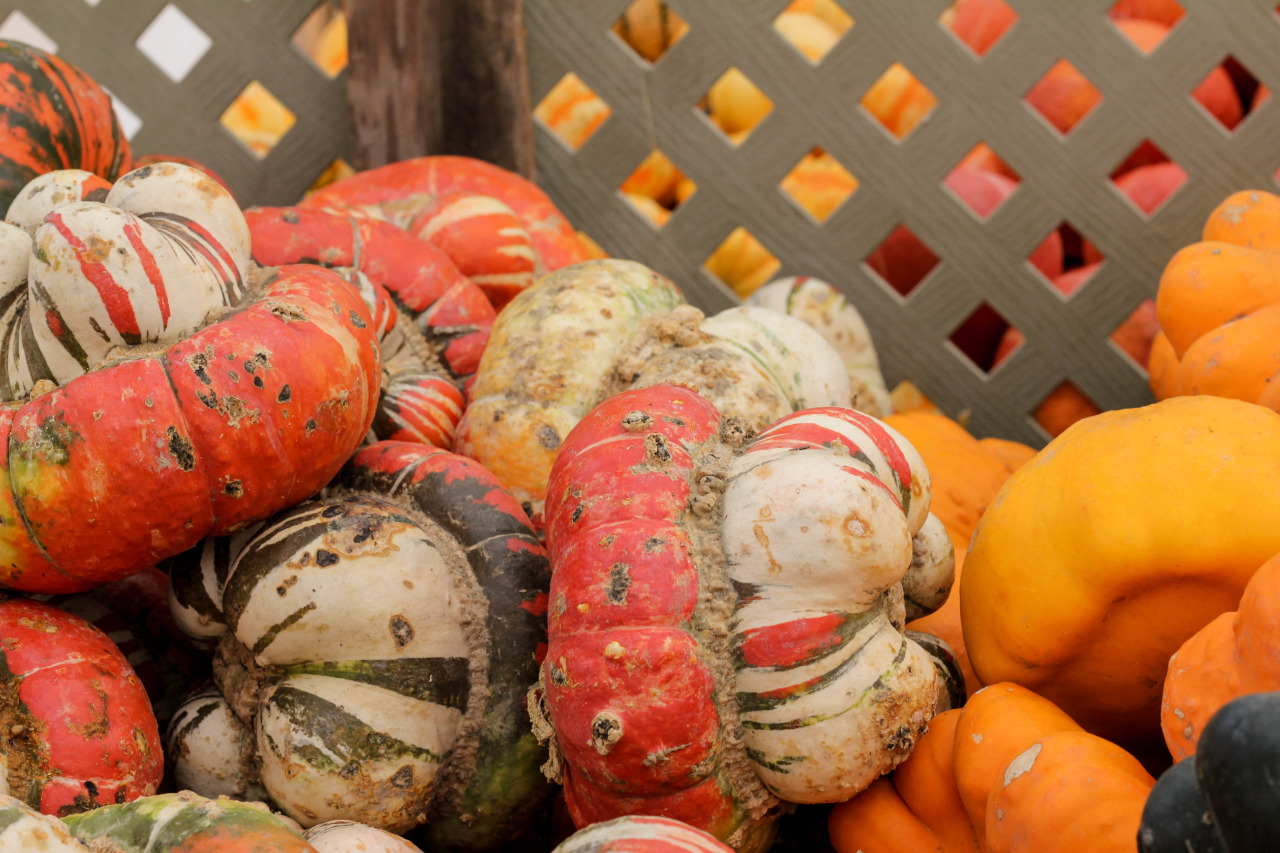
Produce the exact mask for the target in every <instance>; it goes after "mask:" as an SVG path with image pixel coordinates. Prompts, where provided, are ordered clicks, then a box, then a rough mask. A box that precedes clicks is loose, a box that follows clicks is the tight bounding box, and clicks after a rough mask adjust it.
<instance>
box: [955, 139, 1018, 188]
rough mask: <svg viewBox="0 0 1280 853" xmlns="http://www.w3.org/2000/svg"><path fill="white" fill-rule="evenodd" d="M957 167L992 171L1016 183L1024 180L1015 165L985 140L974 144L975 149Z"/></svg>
mask: <svg viewBox="0 0 1280 853" xmlns="http://www.w3.org/2000/svg"><path fill="white" fill-rule="evenodd" d="M956 169H972V170H975V171H978V172H991V173H992V174H996V175H1003V176H1004V177H1006V178H1008V179H1009V180H1011V181H1013V182H1015V183H1017V182H1018V181H1021V180H1022V177H1021V176H1020V175H1019V174H1018V173H1017V172H1015V171H1014V169H1013V167H1012V166H1010V165H1009V164H1008V163H1006V162H1005V161H1004V158H1002V157H1001V156H1000V155H999V154H997V153H996V152H995V150H994V149H992V147H991V146H990V145H988V144H987V143H985V142H979V143H978V144H977V145H975V146H973V149H972V150H971V151H970V152H969V153H968V154H966V155H964V159H963V160H961V161H960V162H959V163H957V164H956Z"/></svg>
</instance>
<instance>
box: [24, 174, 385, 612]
mask: <svg viewBox="0 0 1280 853" xmlns="http://www.w3.org/2000/svg"><path fill="white" fill-rule="evenodd" d="M71 178H73V180H71V181H70V183H69V184H65V185H64V184H57V176H55V177H54V178H53V179H49V180H51V181H52V183H47V182H46V183H43V184H41V186H44V187H46V189H49V188H50V187H52V189H49V191H47V192H46V191H40V192H37V193H36V196H37V198H36V199H35V200H33V201H32V205H33V208H32V209H29V210H28V211H27V212H26V213H25V214H24V216H29V217H30V218H29V220H27V222H28V224H31V223H33V222H36V221H40V224H39V225H38V226H37V227H36V229H35V234H34V237H33V236H32V235H28V234H27V233H26V232H25V231H24V230H22V229H21V228H20V227H18V226H16V225H10V224H4V223H0V332H2V333H3V335H4V339H3V341H2V342H0V365H3V368H4V371H5V375H4V376H3V377H0V390H5V391H8V392H13V393H19V394H23V393H25V391H26V390H27V389H30V391H31V392H32V396H31V398H30V399H21V400H18V401H15V402H14V403H13V404H11V405H0V448H5V449H6V453H5V454H4V456H3V457H0V551H3V553H4V554H5V555H6V556H5V560H4V564H3V565H0V583H2V584H3V585H5V586H8V587H10V588H14V589H20V590H23V591H28V592H49V593H52V592H71V591H76V590H83V589H88V588H90V587H93V586H95V585H97V584H100V583H103V582H105V581H109V580H113V579H117V578H121V577H124V576H126V575H128V574H130V573H132V572H135V571H138V570H139V569H141V568H144V567H147V566H152V565H155V564H156V563H157V562H159V561H160V560H162V559H164V558H166V557H169V556H172V555H173V554H177V553H181V552H182V551H185V550H187V549H189V548H191V547H192V546H194V545H195V544H196V543H198V542H199V541H200V540H201V539H203V538H204V537H205V536H207V535H211V534H213V535H221V534H226V533H230V532H232V531H234V530H237V529H239V528H242V527H244V526H245V525H248V524H250V523H252V522H254V521H256V520H258V519H261V518H264V517H266V516H268V515H270V514H271V513H273V512H277V511H279V510H280V509H281V508H282V507H285V506H292V505H293V504H296V503H297V502H299V501H301V500H304V499H305V498H306V497H308V496H310V495H312V494H314V493H315V491H316V490H317V489H318V488H320V487H321V486H322V485H324V483H326V482H327V481H328V480H329V479H330V478H331V477H332V476H333V474H334V473H335V472H336V471H337V470H338V468H340V467H341V465H342V463H343V461H344V460H345V459H346V458H347V457H348V456H349V455H350V453H351V452H352V451H353V450H354V449H355V448H356V447H358V446H359V444H360V442H361V441H362V440H363V439H364V437H365V435H366V433H367V432H368V430H369V426H370V424H371V423H372V421H373V417H374V414H375V411H374V408H375V406H376V404H377V401H378V394H377V392H378V388H379V384H380V383H379V374H380V366H379V350H378V348H377V345H376V341H375V340H374V330H373V329H372V328H371V323H370V319H371V318H370V314H369V312H368V309H367V308H366V307H365V305H364V303H363V301H362V300H361V299H360V296H359V294H358V293H356V292H355V291H354V290H353V289H352V288H351V287H350V286H348V285H347V284H346V283H344V282H343V281H342V280H341V279H339V278H338V277H337V276H335V275H333V274H332V273H330V272H328V271H326V270H323V269H320V268H318V267H315V266H308V265H293V266H288V267H282V268H279V269H268V270H263V269H260V268H258V267H256V266H252V267H251V268H250V267H249V266H247V265H248V249H249V235H248V229H247V227H246V226H245V223H244V219H243V216H242V215H241V214H240V212H239V210H238V208H237V207H236V205H235V202H234V200H232V199H231V197H230V196H229V195H228V194H227V192H226V191H225V190H223V189H222V188H221V187H220V186H218V185H217V184H216V182H214V181H212V180H211V179H210V178H208V177H206V176H204V175H202V174H201V173H199V172H198V171H197V170H195V169H192V168H190V167H187V166H181V165H176V164H156V165H152V166H147V167H144V168H142V169H138V170H135V171H134V172H131V173H129V174H128V175H126V176H125V177H124V178H122V179H121V180H120V181H118V182H117V183H116V184H115V186H114V187H113V188H112V189H111V191H110V194H109V195H108V200H109V201H112V202H113V203H115V204H119V205H120V207H119V208H117V207H112V206H111V205H108V204H100V203H96V202H88V201H73V202H71V203H69V204H65V205H61V206H57V207H54V208H53V209H52V210H50V211H48V212H47V213H45V214H44V215H43V216H40V215H39V212H38V210H35V209H34V208H35V207H39V206H40V205H38V204H36V201H39V200H41V199H43V202H42V203H43V204H51V203H54V202H55V201H56V200H57V199H58V198H59V197H61V196H62V195H64V194H65V193H66V192H70V193H71V195H73V196H74V195H75V194H76V192H78V191H76V190H74V187H75V186H76V185H77V184H76V181H78V180H79V178H78V177H77V176H71ZM67 186H70V187H72V189H71V190H68V189H67ZM79 186H80V187H81V191H86V190H84V188H85V187H88V186H89V184H88V183H85V182H80V183H79ZM59 187H61V188H59ZM87 192H90V193H92V192H93V190H87ZM122 208H127V209H133V210H138V211H141V213H140V214H139V215H138V216H134V215H133V214H130V213H128V212H126V210H124V209H122ZM104 223H105V224H104ZM77 288H79V289H77ZM86 370H87V372H85V371H86ZM51 379H57V380H58V381H59V382H63V383H64V384H62V385H61V386H60V387H57V386H54V385H53V382H52V381H44V380H51ZM0 396H5V395H4V394H0Z"/></svg>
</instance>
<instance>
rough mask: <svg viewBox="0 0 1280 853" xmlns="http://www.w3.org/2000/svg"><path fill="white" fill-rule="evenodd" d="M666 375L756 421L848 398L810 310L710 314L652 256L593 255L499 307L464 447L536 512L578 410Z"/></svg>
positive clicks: (466, 418) (843, 374)
mask: <svg viewBox="0 0 1280 853" xmlns="http://www.w3.org/2000/svg"><path fill="white" fill-rule="evenodd" d="M663 382H676V383H681V384H685V385H688V386H689V387H691V388H696V389H697V390H698V391H699V393H702V394H704V395H706V396H707V397H708V398H709V399H711V400H712V402H713V403H714V404H715V405H716V406H717V407H719V409H720V410H721V411H722V412H724V413H725V414H726V415H732V416H736V417H741V418H744V419H745V420H746V421H747V423H748V424H749V425H750V427H751V428H752V429H762V428H763V427H765V426H767V425H768V424H770V423H772V422H773V421H775V420H777V419H778V418H780V417H782V416H783V415H785V414H787V413H789V412H792V411H795V410H797V409H801V408H806V407H811V406H847V405H848V404H849V401H850V398H851V392H850V387H849V378H848V372H847V371H846V370H845V368H844V364H843V363H842V361H841V360H840V356H839V354H838V353H837V352H836V351H835V350H834V349H832V347H831V345H830V344H828V343H827V342H826V341H825V340H823V339H822V336H821V335H820V334H819V333H817V332H815V331H814V330H813V329H812V328H810V327H809V326H807V325H806V324H805V323H803V322H802V321H800V320H797V319H795V318H792V317H788V316H786V315H785V314H781V313H778V312H775V311H768V310H766V309H762V308H756V307H751V306H742V307H738V308H733V309H729V310H727V311H724V312H722V313H720V314H718V315H716V316H713V317H705V316H704V315H703V313H702V312H701V311H699V310H698V309H697V308H694V307H693V306H692V305H688V304H686V303H685V302H684V298H683V297H682V296H681V294H680V292H679V291H678V290H677V289H676V287H675V285H673V284H672V283H671V282H670V281H669V280H668V279H666V278H665V277H663V276H662V275H660V274H658V273H656V272H654V271H653V270H651V269H649V268H648V267H645V266H643V265H641V264H637V263H634V262H631V261H618V260H601V261H588V262H585V263H581V264H576V265H574V266H571V267H566V268H564V269H562V270H559V271H557V272H555V273H553V274H551V275H548V276H544V277H543V278H542V279H540V280H539V281H538V282H537V283H536V284H535V285H534V286H533V287H532V288H530V289H528V290H526V291H524V292H523V293H521V294H520V295H519V296H518V297H517V298H516V299H514V300H512V302H511V303H510V304H509V305H508V306H507V307H506V308H505V309H504V310H503V311H502V313H501V314H500V315H499V316H498V319H497V321H496V322H495V324H494V328H493V335H492V337H491V338H490V341H489V347H488V349H487V350H486V351H485V355H484V358H483V359H482V360H481V363H480V370H479V371H478V373H477V374H476V382H475V385H474V387H473V389H472V394H471V403H470V405H469V407H468V409H467V411H466V413H465V414H464V415H463V419H462V422H461V423H460V424H459V426H458V433H457V438H456V441H457V443H456V445H455V449H456V450H457V452H459V453H462V454H463V455H467V456H471V457H472V458H474V459H477V460H479V461H480V462H481V463H482V464H484V465H485V467H486V468H488V469H489V470H491V471H493V473H494V474H496V475H497V476H498V479H499V480H501V481H502V483H503V485H505V486H506V487H507V488H509V489H511V491H512V493H513V494H514V495H515V496H516V497H517V498H518V499H519V500H521V501H522V502H525V503H526V505H527V506H526V509H527V511H528V512H529V513H530V517H531V518H532V519H533V521H534V524H535V525H540V523H541V521H540V519H541V515H542V511H541V510H542V500H543V496H544V495H545V490H546V478H547V474H548V472H549V471H550V469H551V462H552V459H553V458H554V456H555V454H556V452H557V450H558V449H559V447H560V444H561V442H562V441H563V440H564V436H566V435H568V433H569V430H570V429H572V428H573V426H574V424H576V423H577V422H578V421H579V420H580V419H581V418H582V417H583V415H585V414H586V413H587V412H588V411H589V410H590V409H591V407H592V406H594V405H595V404H596V403H597V402H599V401H600V400H602V399H604V398H605V397H606V396H608V395H610V394H613V393H616V392H618V391H622V390H624V389H627V388H642V387H646V386H649V385H655V384H658V383H663Z"/></svg>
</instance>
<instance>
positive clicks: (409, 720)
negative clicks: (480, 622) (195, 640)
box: [223, 499, 470, 831]
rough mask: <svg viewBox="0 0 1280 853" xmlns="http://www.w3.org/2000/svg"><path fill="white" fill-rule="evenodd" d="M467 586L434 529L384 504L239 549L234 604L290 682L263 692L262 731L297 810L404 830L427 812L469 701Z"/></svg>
mask: <svg viewBox="0 0 1280 853" xmlns="http://www.w3.org/2000/svg"><path fill="white" fill-rule="evenodd" d="M457 583H458V579H457V573H456V572H455V571H453V570H452V569H451V567H450V565H449V562H448V559H447V558H446V556H445V555H444V554H442V553H441V548H440V547H438V546H437V544H433V542H432V541H431V539H429V538H428V537H427V535H426V534H425V533H424V531H423V529H422V528H421V527H420V526H419V525H418V524H415V523H414V522H413V521H412V520H410V519H409V518H408V517H406V516H404V515H403V513H402V511H401V510H400V509H399V508H398V507H396V506H395V505H394V504H390V503H385V502H382V501H377V500H373V499H367V500H362V501H361V502H348V503H342V502H337V503H330V502H326V503H317V504H310V505H307V506H305V507H302V508H299V509H298V510H295V511H294V512H291V513H289V514H287V515H286V516H285V517H283V518H282V519H280V520H278V521H276V522H275V523H273V524H271V525H269V526H267V527H265V528H263V529H262V530H261V531H260V532H259V533H258V535H257V536H256V537H255V538H254V539H253V541H252V542H250V543H249V544H248V545H247V546H246V547H245V549H244V550H243V551H242V552H241V553H240V555H239V556H238V558H237V559H236V561H235V563H234V565H233V566H232V569H231V574H230V577H229V578H228V579H227V583H226V587H225V590H224V592H223V607H224V610H225V613H226V617H227V624H228V627H229V629H230V632H231V634H232V636H234V638H235V639H236V640H237V641H238V642H239V643H240V644H241V645H242V646H243V648H244V649H246V650H248V651H247V653H248V654H250V655H252V658H253V665H256V666H258V667H263V668H266V669H267V670H269V671H272V672H275V673H279V674H281V676H282V677H280V678H278V679H276V680H273V681H272V682H271V683H270V685H269V686H268V687H266V688H265V690H264V691H263V692H262V695H261V696H260V697H258V702H257V705H258V712H257V717H256V732H255V737H256V743H257V751H258V755H259V757H260V759H261V774H262V782H263V785H264V786H265V787H266V788H267V790H269V791H271V793H272V796H273V798H274V799H275V801H276V803H277V804H278V805H279V806H280V807H281V808H282V809H283V810H284V811H285V813H286V814H288V815H290V816H291V817H293V818H295V819H296V820H298V821H299V822H301V823H303V824H304V825H306V826H310V825H313V824H315V823H319V822H323V821H327V820H333V819H338V818H347V819H356V820H359V821H361V822H364V823H370V824H375V825H378V826H381V827H386V828H388V829H392V830H397V831H404V830H405V829H408V828H409V827H411V826H413V825H414V824H416V823H420V822H421V821H422V820H423V819H424V818H425V815H422V814H420V813H419V812H420V809H421V808H422V803H424V802H426V801H427V800H428V799H429V793H430V791H431V789H432V787H433V784H434V781H435V777H436V775H437V773H438V771H439V769H440V767H441V765H442V763H443V762H444V761H445V759H446V758H447V757H448V752H449V750H450V749H451V748H452V746H453V745H454V743H455V741H456V740H457V736H458V732H459V728H460V726H461V724H462V720H463V711H464V709H465V707H466V699H467V696H466V693H467V685H468V683H469V681H468V679H469V674H468V673H469V669H470V661H469V658H470V652H469V648H470V646H469V645H468V638H467V636H466V634H465V632H464V629H463V620H464V615H463V610H464V608H463V604H462V602H461V600H460V598H459V593H458V592H457ZM304 616H305V618H303V617H304ZM352 626H367V628H368V629H367V630H358V631H357V630H353V629H352ZM223 648H224V649H225V648H226V645H225V644H224V646H223ZM223 690H224V692H228V691H227V685H226V684H225V683H224V684H223ZM231 701H232V702H233V704H234V702H235V700H234V699H232V700H231ZM242 716H243V715H242ZM330 765H332V768H331V770H332V771H333V772H310V768H312V767H319V768H325V767H329V766H330ZM371 792H372V793H373V794H374V796H372V797H370V796H367V794H369V793H371ZM362 794H363V796H362Z"/></svg>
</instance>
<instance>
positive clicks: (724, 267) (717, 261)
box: [703, 226, 782, 299]
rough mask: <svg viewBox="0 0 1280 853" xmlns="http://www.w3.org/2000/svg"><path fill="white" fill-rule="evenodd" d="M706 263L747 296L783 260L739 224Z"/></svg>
mask: <svg viewBox="0 0 1280 853" xmlns="http://www.w3.org/2000/svg"><path fill="white" fill-rule="evenodd" d="M703 266H705V267H706V268H707V272H709V273H711V274H712V275H713V276H715V277H716V278H718V279H720V280H721V281H722V282H724V283H725V284H726V285H728V287H729V289H730V290H732V291H733V292H734V293H736V294H738V296H740V297H742V298H743V299H745V298H747V297H748V296H750V295H751V294H752V293H754V292H755V291H756V290H757V289H758V288H759V287H760V285H762V284H764V283H766V282H767V281H769V280H770V279H771V278H773V275H774V273H776V272H777V271H778V268H779V267H781V266H782V262H781V261H779V260H778V259H777V258H776V257H775V256H774V254H773V253H772V252H770V251H769V250H768V249H767V248H765V245H764V244H763V243H761V242H760V241H759V240H757V239H756V238H755V237H754V236H753V235H752V234H751V232H750V231H748V230H747V229H745V228H742V227H741V226H739V227H738V228H735V229H733V232H732V233H731V234H730V235H729V236H728V237H726V238H725V240H724V242H723V243H721V244H720V246H719V247H718V248H717V249H716V250H715V251H714V252H712V253H711V255H710V257H708V258H707V260H706V261H705V262H704V263H703Z"/></svg>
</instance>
